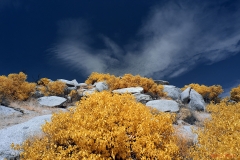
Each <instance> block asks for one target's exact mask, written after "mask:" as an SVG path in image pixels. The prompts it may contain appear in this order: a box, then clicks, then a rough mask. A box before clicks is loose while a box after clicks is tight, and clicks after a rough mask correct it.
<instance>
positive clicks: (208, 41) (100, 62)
mask: <svg viewBox="0 0 240 160" xmlns="http://www.w3.org/2000/svg"><path fill="white" fill-rule="evenodd" d="M194 2H196V1H194ZM223 3H226V1H222V2H221V3H220V2H218V3H213V2H208V1H206V2H202V1H201V2H200V1H199V3H194V4H192V3H191V1H189V2H187V1H185V3H183V2H182V3H175V2H173V1H169V2H168V3H166V4H165V5H163V6H161V7H160V6H155V7H154V8H152V10H151V11H150V13H149V15H148V16H147V18H146V19H145V20H144V21H143V24H142V26H141V27H140V28H139V30H138V32H137V33H136V37H138V38H140V39H141V40H139V41H137V42H130V43H129V44H126V45H125V46H119V45H118V44H116V43H115V42H114V41H113V40H111V39H110V38H108V37H107V36H106V35H101V34H99V35H100V36H98V38H99V39H100V40H101V41H102V42H103V43H104V45H105V46H104V47H102V48H103V49H102V48H101V49H99V48H95V47H94V45H93V44H94V42H95V41H96V39H94V38H93V36H91V29H89V28H90V27H89V26H90V25H87V23H86V22H85V21H83V20H81V19H69V20H63V21H61V22H60V23H59V41H58V42H57V44H56V45H55V46H54V47H53V49H52V53H53V54H54V56H55V57H56V58H57V59H59V60H61V62H62V63H63V64H65V65H67V66H69V67H71V68H72V69H74V70H78V71H80V72H81V73H82V74H84V75H89V74H90V73H91V72H102V73H111V74H115V75H122V74H125V73H132V74H140V75H142V76H151V77H154V78H173V77H177V76H179V75H181V74H183V73H186V72H188V71H190V70H191V69H192V68H194V67H195V66H196V65H199V64H202V63H208V64H213V63H216V62H218V61H221V60H224V59H226V58H228V57H229V56H233V55H235V54H237V53H239V51H240V45H238V44H239V41H240V30H239V28H240V20H239V18H238V15H240V11H239V10H238V9H236V10H234V11H233V10H231V11H230V10H229V8H231V7H232V6H230V7H228V6H227V7H222V5H223ZM234 5H235V7H236V8H239V7H240V5H239V3H238V4H234ZM210 6H211V8H210ZM225 6H226V5H225ZM126 41H127V40H126ZM126 46H128V47H126Z"/></svg>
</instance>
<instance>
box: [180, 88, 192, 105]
mask: <svg viewBox="0 0 240 160" xmlns="http://www.w3.org/2000/svg"><path fill="white" fill-rule="evenodd" d="M190 91H191V87H188V88H187V89H185V90H184V91H183V92H182V93H181V95H180V97H181V101H182V102H183V103H188V102H189V100H190Z"/></svg>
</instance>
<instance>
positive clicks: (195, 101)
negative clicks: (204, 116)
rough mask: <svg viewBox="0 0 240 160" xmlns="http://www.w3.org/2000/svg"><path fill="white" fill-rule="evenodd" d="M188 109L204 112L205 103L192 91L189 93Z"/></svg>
mask: <svg viewBox="0 0 240 160" xmlns="http://www.w3.org/2000/svg"><path fill="white" fill-rule="evenodd" d="M188 106H189V108H191V109H193V110H197V111H205V106H206V104H205V102H204V100H203V97H202V95H201V94H199V93H198V92H196V91H195V90H194V89H191V91H190V102H189V104H188Z"/></svg>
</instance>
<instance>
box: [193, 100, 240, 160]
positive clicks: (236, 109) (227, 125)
mask: <svg viewBox="0 0 240 160" xmlns="http://www.w3.org/2000/svg"><path fill="white" fill-rule="evenodd" d="M207 110H208V111H210V112H211V114H212V120H211V121H207V122H205V124H204V128H203V129H200V130H198V131H197V133H198V142H199V144H198V145H195V146H194V147H193V148H192V149H191V155H192V157H193V159H240V154H239V153H240V152H239V149H240V103H237V104H231V103H227V102H226V101H221V103H219V104H216V105H214V104H210V105H208V107H207Z"/></svg>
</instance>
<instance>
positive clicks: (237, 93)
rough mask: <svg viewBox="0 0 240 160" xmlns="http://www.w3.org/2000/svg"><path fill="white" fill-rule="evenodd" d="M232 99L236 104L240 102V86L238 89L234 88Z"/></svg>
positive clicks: (231, 93)
mask: <svg viewBox="0 0 240 160" xmlns="http://www.w3.org/2000/svg"><path fill="white" fill-rule="evenodd" d="M230 95H231V96H230V99H231V100H234V101H236V102H239V101H240V85H239V86H238V87H236V88H233V89H232V90H231V92H230Z"/></svg>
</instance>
